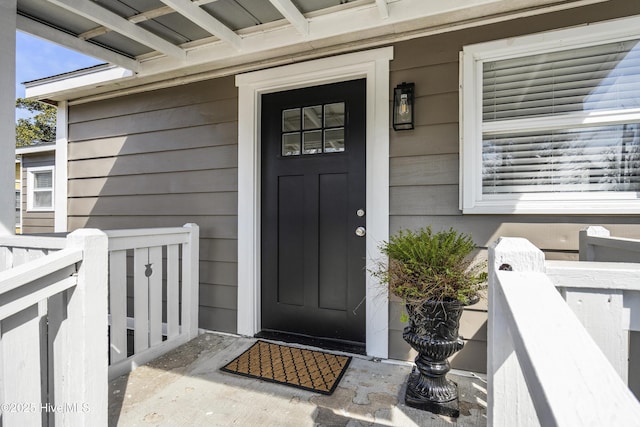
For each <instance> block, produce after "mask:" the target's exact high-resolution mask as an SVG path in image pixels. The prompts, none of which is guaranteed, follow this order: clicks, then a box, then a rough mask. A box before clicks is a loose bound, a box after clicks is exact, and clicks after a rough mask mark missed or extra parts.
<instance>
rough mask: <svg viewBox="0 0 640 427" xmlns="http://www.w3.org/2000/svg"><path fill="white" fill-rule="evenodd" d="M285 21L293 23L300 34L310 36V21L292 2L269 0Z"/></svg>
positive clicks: (289, 0)
mask: <svg viewBox="0 0 640 427" xmlns="http://www.w3.org/2000/svg"><path fill="white" fill-rule="evenodd" d="M269 1H270V2H271V4H272V5H273V6H274V7H275V8H276V9H278V12H280V14H281V15H282V16H284V17H285V19H286V20H287V21H289V22H291V25H293V26H294V27H295V28H296V29H297V30H298V32H299V33H300V34H303V35H305V36H306V35H308V34H309V21H307V18H305V17H304V15H303V14H302V12H300V10H299V9H298V8H297V7H296V6H295V5H294V4H293V2H292V1H291V0H269Z"/></svg>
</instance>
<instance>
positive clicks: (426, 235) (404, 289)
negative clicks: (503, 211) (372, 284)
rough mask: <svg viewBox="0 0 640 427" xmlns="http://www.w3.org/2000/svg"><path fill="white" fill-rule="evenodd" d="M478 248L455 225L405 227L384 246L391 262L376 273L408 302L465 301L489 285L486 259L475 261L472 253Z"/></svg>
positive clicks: (474, 296) (381, 266)
mask: <svg viewBox="0 0 640 427" xmlns="http://www.w3.org/2000/svg"><path fill="white" fill-rule="evenodd" d="M475 248H476V246H475V244H474V242H473V240H472V239H471V236H469V235H467V234H464V233H460V232H458V231H456V230H454V229H453V228H450V229H449V230H443V231H440V232H437V233H434V232H433V231H432V230H431V227H430V226H429V227H426V228H421V229H420V230H418V231H415V232H414V231H410V230H402V231H400V232H398V233H396V234H394V235H392V236H391V237H390V238H389V241H388V242H384V243H383V245H382V246H381V250H382V252H383V253H384V254H386V255H387V256H388V257H389V262H388V265H382V264H381V265H380V266H379V268H378V270H376V271H374V274H375V275H376V276H377V277H378V278H380V280H381V281H382V282H383V283H386V284H387V285H388V286H389V289H390V290H391V292H392V293H393V294H394V295H397V296H399V297H400V298H402V299H403V300H404V301H405V302H406V303H407V304H411V305H420V304H421V303H423V302H425V301H427V300H432V301H445V300H447V301H450V300H458V301H460V302H461V303H463V304H465V305H466V304H469V303H471V302H472V301H473V300H474V299H475V300H477V295H478V292H479V291H480V290H482V289H484V288H486V280H487V273H486V272H485V271H484V269H485V265H486V263H476V264H474V263H473V262H472V260H471V257H470V255H471V253H472V252H473V250H474V249H475Z"/></svg>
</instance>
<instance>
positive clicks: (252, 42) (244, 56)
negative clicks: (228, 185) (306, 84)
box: [26, 0, 607, 100]
mask: <svg viewBox="0 0 640 427" xmlns="http://www.w3.org/2000/svg"><path fill="white" fill-rule="evenodd" d="M50 1H53V2H56V3H59V4H68V3H75V1H74V0H50ZM162 1H163V2H164V3H166V4H168V5H171V6H173V7H176V8H179V9H180V11H181V12H182V13H183V14H185V15H188V14H187V13H186V12H188V11H189V10H191V9H193V8H191V7H190V5H189V4H188V0H186V2H187V4H185V0H166V1H165V0H162ZM603 1H607V0H574V1H566V0H522V1H514V0H458V1H455V2H453V1H442V0H386V1H385V0H375V1H374V2H370V1H367V2H358V1H356V2H353V4H352V5H351V6H350V7H334V8H331V9H330V12H311V13H307V14H306V15H302V13H296V12H295V11H294V10H293V9H292V6H293V3H292V2H291V1H290V0H269V2H270V3H271V4H273V5H275V7H276V8H277V9H278V10H279V11H280V13H282V14H283V15H284V16H285V18H286V19H284V20H280V21H275V22H271V23H267V24H263V25H257V26H254V27H250V28H244V29H240V30H238V31H235V32H234V31H231V30H230V29H229V28H227V27H225V26H224V25H222V24H221V23H219V22H216V21H215V20H214V21H211V20H207V21H208V23H209V24H210V26H209V31H211V32H212V33H213V32H217V34H216V37H210V38H209V39H206V40H204V41H203V40H200V41H196V42H190V43H186V44H183V45H181V47H180V48H179V49H181V50H183V51H184V52H185V57H184V59H183V58H181V57H180V55H173V56H171V55H158V54H148V55H143V56H141V57H138V58H136V59H137V61H139V66H138V69H137V72H136V73H135V76H134V77H133V78H132V77H131V76H132V75H123V76H121V78H119V79H118V78H117V77H116V80H113V75H112V74H111V75H109V78H110V79H111V82H110V83H106V81H102V82H100V81H98V79H93V80H91V81H89V80H88V79H87V77H86V75H83V76H81V78H77V77H76V76H74V75H73V73H71V74H67V75H65V76H64V78H63V80H65V84H64V85H61V84H60V82H59V81H50V80H48V79H43V80H41V81H35V82H30V84H29V86H28V87H27V90H26V96H27V97H30V98H48V99H52V100H67V99H79V98H86V97H93V96H98V97H100V94H106V93H109V92H113V91H116V90H118V91H120V90H125V91H126V90H127V89H131V90H132V91H140V90H147V89H148V88H147V87H143V86H144V85H151V86H153V88H157V87H158V84H159V83H158V82H161V81H164V80H168V79H175V78H180V79H186V80H189V79H193V80H202V79H206V78H211V77H215V76H219V75H230V74H236V73H239V72H245V71H250V70H252V69H258V68H265V67H269V66H274V65H282V64H286V63H292V62H298V61H302V60H308V59H313V58H317V57H321V56H328V55H333V54H339V53H345V52H349V51H354V50H358V49H364V48H371V47H375V46H381V45H384V44H388V43H391V42H394V41H399V40H405V39H409V38H415V37H420V36H424V35H429V34H435V33H442V32H447V31H453V30H457V29H462V28H468V27H473V26H479V25H484V24H487V23H493V22H499V21H505V20H509V19H513V18H517V17H523V16H530V15H536V14H540V13H546V12H551V11H555V10H562V9H568V8H573V7H578V6H584V5H588V4H593V3H600V2H603ZM198 3H205V2H204V1H203V0H200V1H199V2H198ZM207 3H210V1H208V2H207ZM191 11H192V12H193V10H191ZM194 19H195V17H194ZM124 22H126V23H127V24H128V23H129V21H127V20H126V19H122V20H121V21H118V24H119V25H123V26H125V27H126V28H129V26H128V25H127V24H124ZM112 24H113V23H112ZM205 24H206V23H202V25H203V26H204V25H205ZM218 24H220V25H218ZM223 28H227V30H229V31H230V32H231V34H233V36H232V35H230V34H229V32H227V31H226V30H224V29H223ZM147 43H148V42H147ZM84 74H86V73H84ZM122 78H125V79H124V80H123V79H122ZM114 83H117V84H114ZM134 88H137V89H134ZM108 96H112V95H111V94H108V95H103V97H108Z"/></svg>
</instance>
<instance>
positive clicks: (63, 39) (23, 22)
mask: <svg viewBox="0 0 640 427" xmlns="http://www.w3.org/2000/svg"><path fill="white" fill-rule="evenodd" d="M16 19H17V21H16V26H17V28H18V30H20V31H24V32H25V33H29V34H32V35H34V36H37V37H40V38H42V39H45V40H49V41H52V42H54V43H57V44H59V45H62V46H64V47H67V48H69V49H72V50H75V51H77V52H80V53H83V54H85V55H89V56H93V57H94V58H99V59H102V60H104V61H106V62H110V63H112V64H115V65H119V66H121V67H123V68H126V69H127V70H131V71H138V68H139V67H140V63H139V62H138V61H136V60H135V59H131V58H129V57H127V56H124V55H120V54H119V53H116V52H114V51H112V50H109V49H105V48H103V47H101V46H98V45H96V44H93V43H89V42H87V41H85V40H83V39H80V38H78V37H75V36H73V35H71V34H68V33H65V32H63V31H60V30H57V29H55V28H53V27H50V26H48V25H46V24H43V23H41V22H38V21H35V20H33V19H30V18H27V17H26V16H22V15H18V16H17V17H16Z"/></svg>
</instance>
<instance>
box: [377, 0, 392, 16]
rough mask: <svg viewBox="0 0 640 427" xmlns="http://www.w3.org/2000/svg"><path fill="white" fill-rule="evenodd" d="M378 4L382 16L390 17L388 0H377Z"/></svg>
mask: <svg viewBox="0 0 640 427" xmlns="http://www.w3.org/2000/svg"><path fill="white" fill-rule="evenodd" d="M376 5H377V6H378V12H380V18H382V19H386V18H388V17H389V5H388V4H387V0H376Z"/></svg>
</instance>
